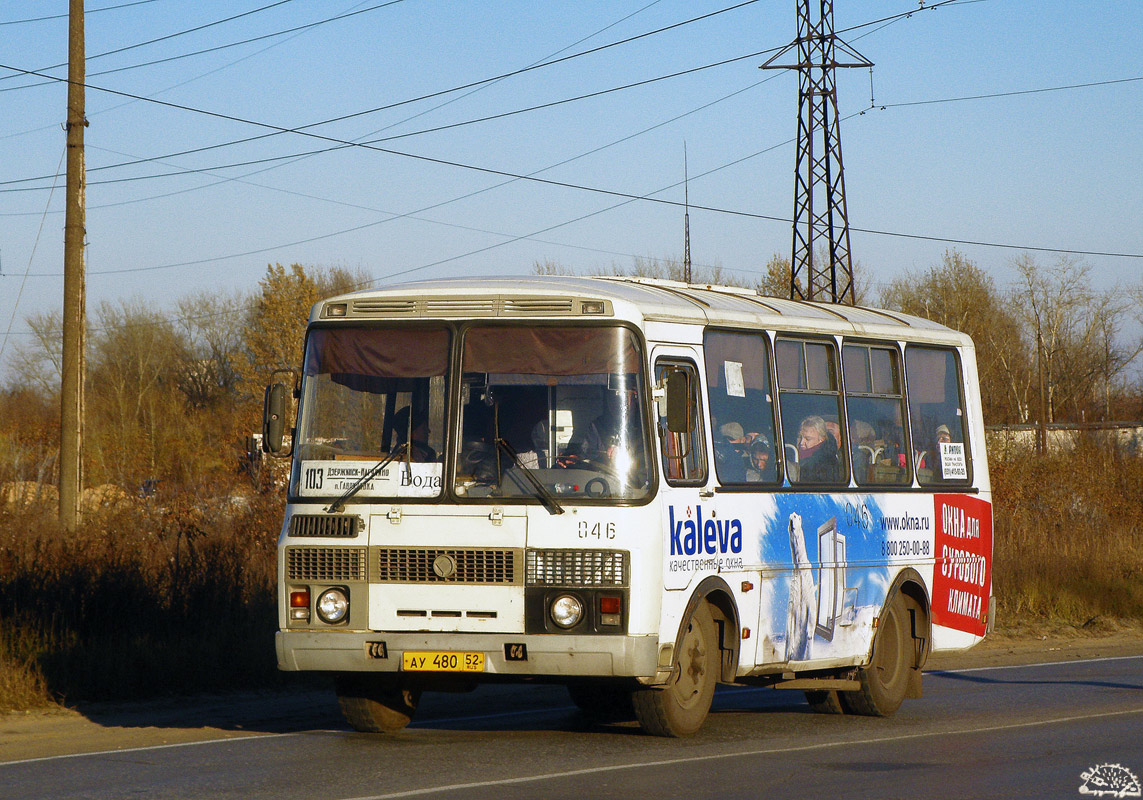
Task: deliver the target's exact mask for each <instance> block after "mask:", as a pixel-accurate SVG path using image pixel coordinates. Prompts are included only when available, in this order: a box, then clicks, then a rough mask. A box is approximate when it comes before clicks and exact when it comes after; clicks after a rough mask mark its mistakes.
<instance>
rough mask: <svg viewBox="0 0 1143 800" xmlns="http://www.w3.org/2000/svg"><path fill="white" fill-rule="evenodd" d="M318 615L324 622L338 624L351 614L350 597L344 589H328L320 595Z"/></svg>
mask: <svg viewBox="0 0 1143 800" xmlns="http://www.w3.org/2000/svg"><path fill="white" fill-rule="evenodd" d="M317 615H318V617H320V618H321V621H322V622H325V623H327V624H329V625H336V624H338V623H339V622H344V621H345V619H346V617H348V616H349V597H348V595H346V593H345V590H344V589H326V590H325V591H324V592H322V593H321V596H320V597H318V601H317Z"/></svg>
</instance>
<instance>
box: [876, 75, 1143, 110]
mask: <svg viewBox="0 0 1143 800" xmlns="http://www.w3.org/2000/svg"><path fill="white" fill-rule="evenodd" d="M1137 81H1143V75H1138V76H1136V77H1134V78H1115V79H1112V80H1106V81H1090V82H1088V83H1072V84H1068V85H1066V86H1046V87H1043V88H1040V89H1017V90H1014V91H1011V92H993V93H992V94H973V95H965V96H963V97H944V98H940V99H937V100H912V101H908V102H903V103H877V108H878V109H880V110H882V111H884V110H885V109H888V108H905V107H907V106H932V105H937V104H939V103H960V102H964V101H966V100H991V99H993V98H997V97H1018V96H1020V95H1026V94H1043V93H1045V92H1063V91H1068V90H1071V89H1090V88H1092V87H1095V86H1113V85H1115V84H1119V83H1135V82H1137Z"/></svg>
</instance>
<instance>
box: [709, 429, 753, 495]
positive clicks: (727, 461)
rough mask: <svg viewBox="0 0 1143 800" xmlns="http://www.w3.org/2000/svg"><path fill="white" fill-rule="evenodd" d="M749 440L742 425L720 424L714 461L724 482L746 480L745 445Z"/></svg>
mask: <svg viewBox="0 0 1143 800" xmlns="http://www.w3.org/2000/svg"><path fill="white" fill-rule="evenodd" d="M746 441H747V437H746V433H745V432H744V431H743V430H742V425H740V424H739V423H737V422H727V423H724V424H722V425H720V426H719V428H718V436H717V437H716V438H715V442H714V461H715V466H716V467H717V471H718V479H719V480H720V481H722V482H723V483H742V482H743V481H745V480H746V461H745V454H744V453H743V452H742V450H743V445H744V443H745V442H746Z"/></svg>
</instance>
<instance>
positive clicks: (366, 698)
mask: <svg viewBox="0 0 1143 800" xmlns="http://www.w3.org/2000/svg"><path fill="white" fill-rule="evenodd" d="M336 689H337V703H338V705H339V706H341V713H342V716H344V717H345V721H346V722H348V723H349V724H350V726H351V727H352V728H353V729H354V730H355V731H360V732H361V733H395V732H396V731H399V730H401V729H403V728H404V727H405V726H406V725H408V724H409V723H410V722H412V721H413V715H414V714H415V713H416V711H417V703H418V702H419V701H420V699H421V691H420V690H419V689H411V688H409V687H407V686H401V685H400V684H396V683H392V682H390V681H387V680H385V679H383V678H380V677H378V676H376V675H368V674H366V675H339V676H338V678H337V681H336Z"/></svg>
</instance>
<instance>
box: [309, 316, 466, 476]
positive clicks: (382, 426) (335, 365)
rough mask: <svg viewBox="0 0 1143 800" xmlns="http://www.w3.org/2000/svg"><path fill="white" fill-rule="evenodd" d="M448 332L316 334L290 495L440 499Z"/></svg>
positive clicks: (363, 330) (346, 330) (394, 330)
mask: <svg viewBox="0 0 1143 800" xmlns="http://www.w3.org/2000/svg"><path fill="white" fill-rule="evenodd" d="M449 343H450V334H449V331H448V329H447V328H444V327H406V328H336V329H335V328H317V329H314V330H313V331H311V332H310V335H309V338H308V340H307V343H306V353H305V362H304V372H303V375H302V397H301V403H300V406H299V417H298V429H297V433H296V437H297V438H296V453H297V455H296V458H295V459H294V473H293V475H292V476H291V489H292V491H293V493H294V494H296V495H300V496H303V497H306V496H309V497H328V496H333V495H340V494H342V493H343V492H346V491H349V490H350V489H352V488H353V487H354V486H355V484H356V483H357V482H358V481H359V480H360V479H361V478H363V477H365V476H366V475H367V474H368V473H369V472H370V470H371V469H372V467H374V466H375V465H377V464H378V463H380V462H381V461H383V460H385V459H386V458H389V457H390V456H395V457H394V459H393V461H392V463H390V464H388V465H386V466H385V467H384V468H383V469H381V470H379V471H378V472H377V474H376V475H372V476H370V477H369V479H368V481H367V482H366V483H364V484H362V485H361V486H358V487H357V488H356V490H355V494H357V495H360V496H361V497H436V496H438V495H439V494H440V493H441V489H442V481H441V477H442V462H443V458H442V454H443V453H444V451H445V444H444V442H445V424H444V418H445V415H444V409H445V397H446V386H447V385H448V363H449V346H450V344H449Z"/></svg>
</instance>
